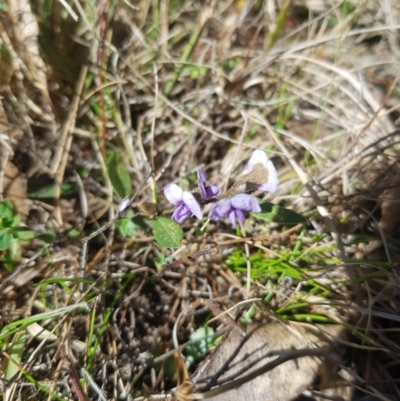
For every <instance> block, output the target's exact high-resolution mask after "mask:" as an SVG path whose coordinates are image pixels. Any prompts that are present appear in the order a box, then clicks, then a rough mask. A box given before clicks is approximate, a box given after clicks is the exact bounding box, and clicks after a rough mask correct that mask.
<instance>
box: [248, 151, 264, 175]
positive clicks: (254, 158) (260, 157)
mask: <svg viewBox="0 0 400 401" xmlns="http://www.w3.org/2000/svg"><path fill="white" fill-rule="evenodd" d="M268 161H269V159H268V157H267V154H266V153H265V152H264V151H263V150H261V149H256V150H255V151H254V152H253V154H252V155H251V157H250V160H249V162H248V163H247V172H248V173H250V171H251V170H252V169H253V167H254V166H255V165H256V164H257V163H261V164H262V165H263V166H264V167H267V162H268Z"/></svg>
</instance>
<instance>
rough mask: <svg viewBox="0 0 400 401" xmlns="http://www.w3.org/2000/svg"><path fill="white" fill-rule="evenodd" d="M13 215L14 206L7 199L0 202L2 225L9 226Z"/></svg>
mask: <svg viewBox="0 0 400 401" xmlns="http://www.w3.org/2000/svg"><path fill="white" fill-rule="evenodd" d="M13 215H14V206H13V204H12V202H11V201H10V200H9V199H5V200H3V202H0V219H1V220H2V226H3V227H9V224H10V223H11V222H12V218H13Z"/></svg>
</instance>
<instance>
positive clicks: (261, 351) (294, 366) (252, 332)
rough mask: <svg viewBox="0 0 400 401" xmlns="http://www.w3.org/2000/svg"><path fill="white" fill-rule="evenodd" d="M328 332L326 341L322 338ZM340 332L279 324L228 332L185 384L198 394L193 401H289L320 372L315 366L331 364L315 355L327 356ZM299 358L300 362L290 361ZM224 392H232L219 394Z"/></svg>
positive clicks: (307, 326) (235, 329) (335, 329)
mask: <svg viewBox="0 0 400 401" xmlns="http://www.w3.org/2000/svg"><path fill="white" fill-rule="evenodd" d="M328 330H329V335H327V334H326V333H328ZM343 332H344V330H343V329H342V328H341V327H340V326H338V325H331V326H329V327H326V326H325V328H324V329H321V327H317V326H312V325H306V324H299V323H297V324H294V323H290V324H289V323H286V324H285V323H281V322H272V323H268V324H265V325H262V326H258V327H252V328H250V329H249V330H248V335H247V336H243V334H242V333H241V330H238V329H237V328H234V329H232V331H231V333H230V335H229V336H228V337H227V338H226V340H225V341H223V342H222V343H221V344H220V345H219V346H218V347H217V348H216V349H215V351H214V352H213V353H212V354H211V355H210V356H209V357H208V358H207V359H206V360H205V361H204V362H203V364H202V365H201V366H200V367H199V368H198V370H197V371H196V372H195V373H194V374H193V375H192V377H191V380H192V381H193V382H194V383H195V384H196V387H195V389H194V393H200V394H199V395H200V396H199V397H198V398H207V399H209V400H213V401H230V400H232V399H236V400H246V401H253V400H254V401H258V400H263V401H290V400H292V399H294V398H295V397H297V396H299V395H300V394H301V393H302V392H303V391H305V390H307V388H308V387H309V386H310V385H311V384H312V383H313V382H314V380H315V379H316V377H317V376H318V372H320V371H321V366H322V365H323V364H324V363H326V362H327V361H328V360H329V361H331V360H332V358H325V359H324V358H321V357H317V356H315V353H318V352H320V353H321V354H322V353H323V354H324V356H329V355H330V354H332V353H333V341H332V340H331V338H332V336H333V337H334V338H337V337H339V336H340V335H342V334H343ZM322 350H324V351H323V352H322ZM299 354H304V355H305V356H304V355H303V357H297V358H294V359H290V358H291V356H296V355H297V356H298V355H299ZM307 355H309V356H307ZM312 355H314V356H312ZM285 356H287V357H288V358H289V359H288V360H287V361H286V362H284V363H282V364H279V365H278V366H276V367H274V368H273V369H271V370H268V371H265V372H263V373H260V374H256V373H257V370H262V369H263V366H265V365H266V364H267V363H270V362H272V361H274V360H275V359H276V358H281V357H285ZM331 368H332V367H331ZM331 370H332V369H331ZM253 373H254V374H256V375H255V376H254V377H253V378H252V379H251V380H250V381H247V382H245V383H243V384H241V385H239V384H240V383H239V382H237V380H240V379H243V378H246V377H251V375H252V374H253ZM235 383H238V384H237V385H235ZM224 387H232V389H230V390H228V391H226V392H223V393H220V392H219V391H220V390H222V389H223V388H224ZM192 396H195V394H192ZM195 397H196V396H195ZM177 399H179V393H178V397H177Z"/></svg>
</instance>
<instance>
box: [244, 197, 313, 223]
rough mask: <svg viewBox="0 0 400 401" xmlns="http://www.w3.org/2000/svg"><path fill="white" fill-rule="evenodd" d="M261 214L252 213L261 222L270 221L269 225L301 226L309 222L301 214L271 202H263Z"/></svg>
mask: <svg viewBox="0 0 400 401" xmlns="http://www.w3.org/2000/svg"><path fill="white" fill-rule="evenodd" d="M260 206H261V212H260V213H250V214H251V215H252V216H254V217H257V218H259V219H261V220H265V221H268V222H269V223H284V224H300V223H306V222H307V220H306V219H305V217H304V216H302V215H301V214H298V213H296V212H294V211H293V210H290V209H286V208H284V207H281V206H279V205H275V204H273V203H270V202H261V203H260Z"/></svg>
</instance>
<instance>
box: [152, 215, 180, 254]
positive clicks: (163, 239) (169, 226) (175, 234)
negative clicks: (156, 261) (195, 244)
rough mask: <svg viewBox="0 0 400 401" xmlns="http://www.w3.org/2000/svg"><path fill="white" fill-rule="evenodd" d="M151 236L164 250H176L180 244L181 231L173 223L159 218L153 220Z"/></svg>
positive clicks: (178, 226) (176, 224)
mask: <svg viewBox="0 0 400 401" xmlns="http://www.w3.org/2000/svg"><path fill="white" fill-rule="evenodd" d="M153 235H154V238H155V240H156V241H157V242H158V243H159V244H160V245H161V246H163V247H165V248H178V247H179V246H180V245H181V242H182V238H183V230H182V228H181V226H180V225H179V224H178V223H176V222H175V221H172V220H170V219H167V218H166V217H159V218H158V219H156V220H154V223H153Z"/></svg>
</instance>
